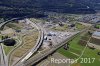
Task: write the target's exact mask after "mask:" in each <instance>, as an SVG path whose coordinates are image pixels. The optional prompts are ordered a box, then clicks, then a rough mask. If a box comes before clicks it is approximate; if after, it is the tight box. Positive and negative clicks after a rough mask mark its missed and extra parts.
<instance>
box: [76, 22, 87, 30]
mask: <svg viewBox="0 0 100 66" xmlns="http://www.w3.org/2000/svg"><path fill="white" fill-rule="evenodd" d="M76 28H77V29H78V30H82V29H84V28H85V26H84V25H82V24H80V23H76Z"/></svg>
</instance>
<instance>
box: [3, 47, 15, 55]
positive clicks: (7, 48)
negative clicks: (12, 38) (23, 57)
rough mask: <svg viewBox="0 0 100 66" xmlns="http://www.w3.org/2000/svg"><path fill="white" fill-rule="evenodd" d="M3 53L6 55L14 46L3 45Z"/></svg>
mask: <svg viewBox="0 0 100 66" xmlns="http://www.w3.org/2000/svg"><path fill="white" fill-rule="evenodd" d="M3 48H4V51H5V54H6V55H7V54H8V53H9V52H10V51H11V50H12V49H13V48H14V46H5V45H4V46H3Z"/></svg>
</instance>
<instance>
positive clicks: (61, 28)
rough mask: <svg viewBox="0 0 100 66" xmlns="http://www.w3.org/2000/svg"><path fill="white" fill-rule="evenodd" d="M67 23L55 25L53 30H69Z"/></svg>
mask: <svg viewBox="0 0 100 66" xmlns="http://www.w3.org/2000/svg"><path fill="white" fill-rule="evenodd" d="M67 27H68V26H67V25H64V26H56V27H53V28H52V30H56V31H65V30H67Z"/></svg>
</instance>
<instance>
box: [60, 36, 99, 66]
mask: <svg viewBox="0 0 100 66" xmlns="http://www.w3.org/2000/svg"><path fill="white" fill-rule="evenodd" d="M81 37H82V36H81V35H78V36H77V37H76V38H74V39H73V40H72V41H70V42H69V44H70V46H69V47H70V49H69V50H64V49H63V48H60V49H59V50H58V52H59V53H61V54H63V55H64V56H66V57H68V58H72V59H76V58H78V57H79V56H80V55H81V52H82V51H83V49H84V46H81V45H80V44H79V40H80V39H81ZM99 51H100V50H97V49H95V50H93V49H90V48H88V47H87V48H86V49H85V52H84V54H83V55H82V57H81V58H95V61H94V63H80V62H81V61H82V60H81V59H79V60H78V63H75V64H72V66H95V65H96V66H100V56H99V55H97V53H98V52H99Z"/></svg>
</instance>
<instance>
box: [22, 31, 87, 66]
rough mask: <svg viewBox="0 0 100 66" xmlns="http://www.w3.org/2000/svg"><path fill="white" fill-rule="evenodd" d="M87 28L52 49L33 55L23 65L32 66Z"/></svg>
mask: <svg viewBox="0 0 100 66" xmlns="http://www.w3.org/2000/svg"><path fill="white" fill-rule="evenodd" d="M86 30H87V29H84V30H82V31H80V32H78V33H76V34H74V35H72V36H70V37H69V38H67V39H66V40H64V41H63V42H61V43H59V44H58V45H56V46H54V47H53V48H52V49H50V50H49V51H48V52H43V53H41V54H40V53H39V54H38V55H37V56H35V57H34V56H33V57H31V58H30V59H28V60H27V61H25V62H23V64H22V65H21V66H31V65H34V64H36V63H37V62H39V61H40V60H42V59H43V58H45V57H47V56H48V55H50V54H51V53H52V52H54V51H56V50H57V49H59V48H60V47H62V46H63V45H64V44H66V43H67V42H68V41H70V40H72V39H73V38H74V37H76V36H77V35H78V34H80V33H82V32H84V31H86Z"/></svg>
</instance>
